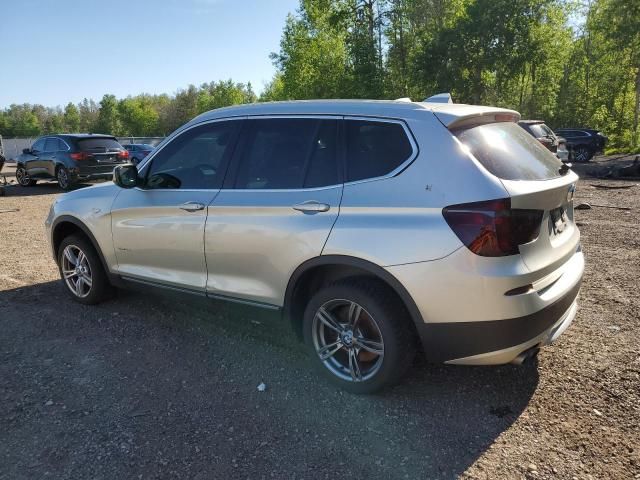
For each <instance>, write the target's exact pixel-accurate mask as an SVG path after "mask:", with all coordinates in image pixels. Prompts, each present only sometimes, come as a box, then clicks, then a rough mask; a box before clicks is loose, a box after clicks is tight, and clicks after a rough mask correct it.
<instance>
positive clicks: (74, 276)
mask: <svg viewBox="0 0 640 480" xmlns="http://www.w3.org/2000/svg"><path fill="white" fill-rule="evenodd" d="M61 268H62V276H63V277H64V281H65V282H66V284H67V287H68V288H69V290H70V291H71V292H72V293H73V294H74V295H76V296H77V297H78V298H86V297H87V296H88V295H89V294H90V293H91V286H92V284H93V280H92V276H91V265H89V260H88V258H87V256H86V254H85V253H84V252H83V251H82V250H80V248H79V247H78V246H76V245H67V246H66V247H65V248H64V250H63V251H62V267H61Z"/></svg>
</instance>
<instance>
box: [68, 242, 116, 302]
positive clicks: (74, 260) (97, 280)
mask: <svg viewBox="0 0 640 480" xmlns="http://www.w3.org/2000/svg"><path fill="white" fill-rule="evenodd" d="M58 268H59V269H60V277H61V278H62V280H63V282H64V285H65V288H66V290H67V292H68V293H69V295H71V297H72V298H73V299H74V300H75V301H77V302H79V303H83V304H85V305H94V304H96V303H100V302H101V301H103V300H105V299H107V298H109V297H110V296H111V294H112V293H113V287H112V286H111V284H110V283H109V279H108V277H107V274H106V273H105V270H104V267H103V265H102V262H101V260H100V256H99V255H98V252H96V249H95V248H94V247H93V245H92V244H91V242H90V241H89V240H88V239H87V238H86V237H84V236H82V235H70V236H68V237H66V238H65V239H64V240H62V243H61V244H60V246H59V247H58Z"/></svg>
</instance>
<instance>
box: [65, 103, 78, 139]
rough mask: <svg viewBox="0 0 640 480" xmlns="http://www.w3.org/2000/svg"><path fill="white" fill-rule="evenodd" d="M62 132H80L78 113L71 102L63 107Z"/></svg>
mask: <svg viewBox="0 0 640 480" xmlns="http://www.w3.org/2000/svg"><path fill="white" fill-rule="evenodd" d="M64 130H65V131H66V132H67V133H72V132H79V131H80V111H79V110H78V107H76V106H75V105H74V104H73V103H71V102H69V103H67V106H66V107H64Z"/></svg>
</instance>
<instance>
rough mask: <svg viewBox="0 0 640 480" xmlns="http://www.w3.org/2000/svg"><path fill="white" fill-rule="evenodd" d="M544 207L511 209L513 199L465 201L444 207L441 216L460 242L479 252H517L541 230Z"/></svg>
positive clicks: (499, 254) (491, 254) (496, 254)
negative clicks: (519, 247) (542, 208)
mask: <svg viewBox="0 0 640 480" xmlns="http://www.w3.org/2000/svg"><path fill="white" fill-rule="evenodd" d="M543 214H544V212H543V211H542V210H524V209H513V208H511V199H509V198H504V199H500V200H489V201H486V202H473V203H462V204H458V205H451V206H449V207H445V208H444V209H442V215H443V216H444V219H445V220H446V221H447V223H448V224H449V226H450V227H451V229H452V230H453V232H454V233H455V234H456V235H457V236H458V238H459V239H460V241H461V242H462V243H464V244H465V245H466V247H467V248H468V249H469V250H471V251H472V252H473V253H475V254H476V255H481V256H483V257H504V256H507V255H517V254H518V253H519V249H518V246H519V245H523V244H525V243H529V242H531V241H533V240H535V239H536V238H537V237H538V234H539V233H540V225H541V224H542V216H543Z"/></svg>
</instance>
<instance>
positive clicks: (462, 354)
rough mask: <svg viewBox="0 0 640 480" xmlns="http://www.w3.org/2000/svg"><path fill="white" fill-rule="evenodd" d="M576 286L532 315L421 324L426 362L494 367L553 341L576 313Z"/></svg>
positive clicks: (577, 286)
mask: <svg viewBox="0 0 640 480" xmlns="http://www.w3.org/2000/svg"><path fill="white" fill-rule="evenodd" d="M579 290H580V283H578V284H577V285H575V286H574V287H573V288H572V289H571V291H569V292H568V293H567V294H566V295H565V296H564V297H562V298H561V299H559V300H558V301H556V302H555V303H553V304H551V305H550V306H548V307H547V308H544V309H542V310H540V311H538V312H536V313H533V314H530V315H526V316H523V317H517V318H509V319H506V320H493V321H487V322H458V323H432V324H424V327H423V331H422V332H421V338H422V339H423V343H424V347H425V352H428V355H427V356H428V357H429V359H430V360H434V361H440V362H445V363H453V364H459V365H497V364H503V363H509V362H511V361H513V360H514V359H515V358H516V357H517V356H518V355H520V354H521V353H522V352H524V351H526V350H528V349H530V348H531V347H534V346H542V345H546V344H549V343H552V342H553V341H555V340H556V339H557V338H558V337H559V336H560V335H561V334H562V333H563V332H564V331H565V330H566V329H567V328H568V327H569V325H570V324H571V322H572V321H573V319H574V318H575V316H576V312H577V309H578V304H577V296H578V292H579Z"/></svg>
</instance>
